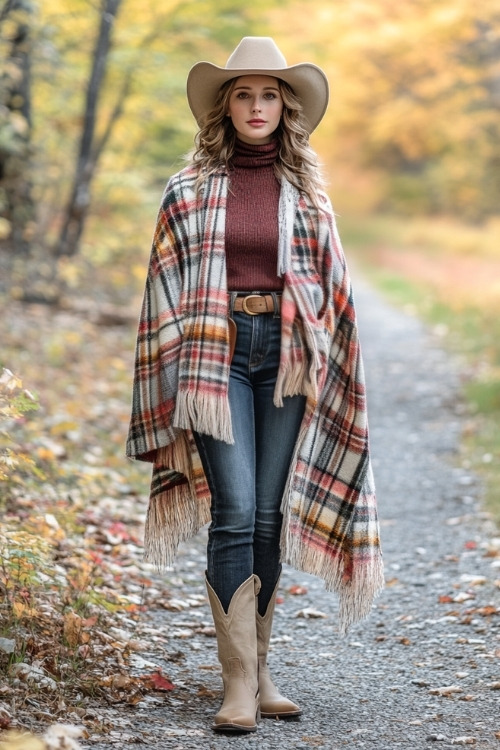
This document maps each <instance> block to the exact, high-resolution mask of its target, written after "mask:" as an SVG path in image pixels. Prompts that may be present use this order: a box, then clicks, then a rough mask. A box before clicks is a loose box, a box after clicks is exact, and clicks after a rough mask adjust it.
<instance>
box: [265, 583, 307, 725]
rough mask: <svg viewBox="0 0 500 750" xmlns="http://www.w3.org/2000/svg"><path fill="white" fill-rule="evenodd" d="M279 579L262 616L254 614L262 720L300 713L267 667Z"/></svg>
mask: <svg viewBox="0 0 500 750" xmlns="http://www.w3.org/2000/svg"><path fill="white" fill-rule="evenodd" d="M278 586H279V579H278V582H277V584H276V587H275V589H274V591H273V595H272V596H271V600H270V602H269V604H268V605H267V610H266V613H265V614H264V615H260V614H259V612H258V611H257V612H256V622H257V656H258V661H259V696H260V714H261V716H262V718H265V719H274V718H276V717H280V718H286V717H287V716H298V715H299V714H301V713H302V711H301V709H300V708H299V706H297V705H296V704H295V703H292V701H290V700H288V698H284V697H283V696H282V695H281V694H280V692H279V691H278V688H277V687H276V686H275V684H274V683H273V681H272V679H271V674H270V672H269V667H268V665H267V652H268V651H269V640H270V638H271V629H272V626H273V616H274V607H275V605H276V593H277V591H278Z"/></svg>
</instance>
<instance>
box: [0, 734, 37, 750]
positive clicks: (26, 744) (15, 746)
mask: <svg viewBox="0 0 500 750" xmlns="http://www.w3.org/2000/svg"><path fill="white" fill-rule="evenodd" d="M45 749H46V745H45V743H44V742H43V740H41V739H40V738H39V737H35V735H34V734H30V733H28V732H8V733H7V734H6V735H5V736H4V737H3V739H0V750H45Z"/></svg>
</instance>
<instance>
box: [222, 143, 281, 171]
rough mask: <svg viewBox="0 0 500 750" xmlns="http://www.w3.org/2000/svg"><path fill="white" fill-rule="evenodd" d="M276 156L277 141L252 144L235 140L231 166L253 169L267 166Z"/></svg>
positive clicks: (272, 162)
mask: <svg viewBox="0 0 500 750" xmlns="http://www.w3.org/2000/svg"><path fill="white" fill-rule="evenodd" d="M277 156H278V141H277V139H275V140H272V141H271V142H270V143H262V144H254V143H243V141H240V140H237V141H236V146H235V151H234V155H233V158H232V165H233V167H240V168H243V169H255V168H256V167H267V166H269V165H270V164H274V162H275V161H276V157H277Z"/></svg>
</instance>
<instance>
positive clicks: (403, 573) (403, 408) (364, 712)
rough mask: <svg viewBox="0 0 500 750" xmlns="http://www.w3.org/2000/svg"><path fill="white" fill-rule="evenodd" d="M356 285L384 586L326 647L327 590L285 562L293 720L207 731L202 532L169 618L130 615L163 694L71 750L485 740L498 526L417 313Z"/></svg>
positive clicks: (211, 668) (332, 627) (210, 680)
mask: <svg viewBox="0 0 500 750" xmlns="http://www.w3.org/2000/svg"><path fill="white" fill-rule="evenodd" d="M355 291H356V295H355V297H356V302H357V308H358V315H359V321H360V330H361V339H362V343H363V352H364V360H365V369H366V373H367V381H368V389H369V413H370V427H371V437H372V449H373V457H374V470H375V477H376V482H377V489H378V496H379V510H380V518H381V527H382V539H383V549H384V556H385V565H386V579H387V585H386V588H385V590H384V592H383V594H382V595H381V596H380V597H379V599H378V600H377V602H376V606H375V608H374V610H373V613H372V614H371V616H370V618H369V619H368V620H366V621H364V622H362V623H360V624H359V625H357V626H356V627H355V628H353V629H352V631H351V632H350V633H349V635H348V636H347V637H346V638H345V639H341V638H339V636H338V633H337V626H336V608H337V603H336V598H335V596H334V595H331V594H327V593H325V591H324V587H323V584H322V582H321V581H320V580H319V579H316V578H313V577H310V576H306V575H304V574H301V573H298V572H296V571H294V570H292V569H290V568H287V569H286V570H285V571H284V574H283V577H282V585H281V590H280V592H279V599H278V604H277V607H276V610H277V611H276V618H275V629H274V632H273V640H272V650H271V652H270V665H271V669H272V672H273V675H274V677H275V679H276V682H277V683H278V685H279V686H280V688H281V689H282V690H283V692H284V693H285V694H287V695H289V696H290V698H291V699H292V700H295V701H297V702H298V703H300V704H301V706H302V708H303V715H302V716H301V717H300V718H299V719H297V720H294V721H274V720H263V721H262V722H261V723H260V725H259V727H258V731H257V732H256V733H255V734H252V735H246V736H229V737H225V736H219V735H216V734H215V733H214V732H212V731H211V729H210V724H211V719H212V716H213V714H214V712H215V711H216V710H217V707H218V705H219V703H220V698H221V692H220V690H221V681H220V676H219V667H218V662H217V657H216V641H215V638H214V633H213V629H212V621H211V616H210V612H209V609H208V604H207V601H206V598H205V590H204V586H203V574H204V563H205V533H204V532H203V533H201V534H200V535H199V536H198V537H197V538H196V539H195V540H193V541H192V542H191V543H190V544H188V545H185V546H184V547H183V548H182V551H181V554H180V556H179V560H178V564H177V565H176V568H175V570H173V571H169V572H168V573H167V578H168V579H169V585H170V591H171V594H172V597H173V598H174V600H175V599H176V598H177V599H178V609H179V611H173V610H165V611H158V610H156V611H153V612H149V613H145V614H144V618H145V620H146V623H147V625H148V626H149V627H148V630H149V637H150V643H151V651H150V652H149V651H147V652H144V653H141V655H140V657H137V658H139V663H138V669H140V668H141V667H142V668H143V669H144V665H145V664H146V666H148V665H149V667H150V668H151V665H157V666H159V667H161V668H162V670H163V673H164V674H165V675H168V677H169V678H170V679H171V680H172V682H173V683H174V685H175V689H174V690H172V691H169V692H167V693H164V694H158V697H157V698H153V699H148V700H147V701H146V702H142V703H140V704H139V705H138V706H136V707H134V708H132V707H124V708H123V710H122V712H121V714H120V715H121V719H122V721H121V724H122V726H121V727H116V728H115V731H113V732H112V733H111V734H110V735H109V738H106V739H104V738H101V739H97V737H94V738H90V739H89V740H88V741H87V742H86V743H85V747H92V748H99V749H100V750H108V749H111V748H116V747H118V746H119V747H137V748H139V747H141V746H143V745H144V744H146V745H147V746H148V747H149V748H155V749H157V750H167V749H170V748H172V749H174V748H175V749H176V750H188V749H189V750H191V749H194V748H200V749H201V748H203V749H204V750H206V749H208V748H225V747H229V746H231V747H234V748H236V747H238V748H256V749H257V748H258V750H270V749H272V748H276V749H277V748H280V749H282V748H287V749H288V748H294V749H298V748H301V749H303V750H304V749H306V748H327V749H328V750H337V749H340V748H347V747H349V748H350V750H355V749H357V748H367V749H368V750H389V748H391V749H392V748H408V750H409V749H410V748H411V749H412V750H419V749H420V748H422V749H424V748H425V749H427V748H447V747H452V746H453V747H454V746H457V745H458V746H460V745H471V746H474V747H476V748H493V747H500V710H499V698H500V692H499V690H500V588H499V587H500V582H499V579H500V539H499V538H498V537H500V533H499V532H498V530H497V531H495V530H494V529H493V528H491V527H490V525H489V522H488V520H487V518H485V517H484V515H483V514H481V512H480V508H479V504H478V500H479V497H480V491H481V488H480V486H479V484H478V483H477V480H476V478H475V477H474V476H473V475H471V473H470V472H468V471H467V470H466V469H464V468H463V466H462V464H461V461H460V457H459V455H458V444H459V440H460V434H461V430H462V428H463V425H464V422H465V419H466V416H465V415H464V411H463V407H462V405H461V403H460V399H459V377H460V373H459V371H458V368H457V367H456V365H455V364H454V362H453V361H452V359H451V358H450V357H449V356H448V355H447V354H446V353H445V352H444V351H443V349H442V347H441V343H440V341H439V340H438V339H437V338H436V337H435V336H434V335H433V334H432V333H429V332H428V331H426V329H425V328H424V327H423V326H422V325H421V324H420V323H419V322H418V321H417V320H415V319H414V318H413V317H411V316H409V315H406V314H404V313H403V312H401V311H398V310H395V309H394V308H392V307H391V306H389V305H388V304H386V303H385V302H384V301H383V300H382V299H381V298H380V297H379V296H378V295H377V294H376V293H375V292H374V291H373V290H372V289H371V288H370V287H369V286H368V285H366V284H365V283H364V282H363V281H360V280H359V279H357V280H356V285H355ZM141 660H142V662H141Z"/></svg>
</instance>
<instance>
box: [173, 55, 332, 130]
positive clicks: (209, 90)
mask: <svg viewBox="0 0 500 750" xmlns="http://www.w3.org/2000/svg"><path fill="white" fill-rule="evenodd" d="M248 75H261V76H262V75H264V76H273V77H274V78H280V79H281V80H282V81H285V82H286V83H288V85H289V86H291V88H292V89H293V90H294V92H295V94H296V95H297V97H298V98H299V99H300V101H301V103H302V108H303V112H304V117H305V120H306V124H307V131H308V133H312V132H313V130H315V128H317V126H318V125H319V123H320V122H321V119H322V118H323V115H324V114H325V111H326V108H327V106H328V97H329V87H328V80H327V78H326V76H325V74H324V73H323V71H322V70H321V68H318V66H317V65H313V63H299V64H298V65H291V66H290V67H287V68H282V69H278V70H276V69H271V70H269V69H263V68H245V69H239V68H238V69H234V68H233V69H228V68H220V67H219V66H218V65H214V64H213V63H209V62H199V63H196V65H193V67H192V68H191V70H190V71H189V74H188V78H187V99H188V103H189V107H190V109H191V112H192V113H193V115H194V117H195V120H196V121H197V123H198V124H200V123H201V121H202V119H203V116H204V115H206V113H207V112H209V111H210V110H211V109H212V108H213V106H214V104H215V100H216V98H217V93H218V91H219V89H220V87H221V86H222V85H223V84H224V83H226V81H229V80H231V79H232V78H239V77H240V76H248Z"/></svg>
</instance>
